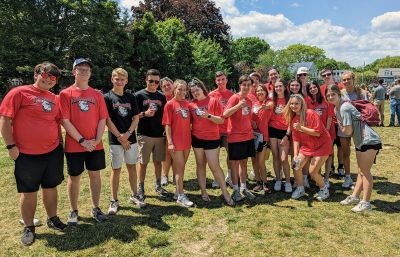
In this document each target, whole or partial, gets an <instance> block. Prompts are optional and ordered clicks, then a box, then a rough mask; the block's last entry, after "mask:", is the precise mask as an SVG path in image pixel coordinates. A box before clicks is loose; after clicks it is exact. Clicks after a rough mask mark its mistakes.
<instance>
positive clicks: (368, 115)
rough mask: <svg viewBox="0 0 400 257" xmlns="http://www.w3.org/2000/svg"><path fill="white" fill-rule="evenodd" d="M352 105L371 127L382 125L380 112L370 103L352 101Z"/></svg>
mask: <svg viewBox="0 0 400 257" xmlns="http://www.w3.org/2000/svg"><path fill="white" fill-rule="evenodd" d="M350 103H351V104H352V105H353V106H354V107H355V108H356V109H357V111H359V112H360V113H361V116H362V121H364V122H366V123H367V124H368V125H369V126H378V125H379V124H381V119H380V117H379V110H378V108H376V106H375V105H373V104H372V103H371V102H370V101H367V100H354V101H350Z"/></svg>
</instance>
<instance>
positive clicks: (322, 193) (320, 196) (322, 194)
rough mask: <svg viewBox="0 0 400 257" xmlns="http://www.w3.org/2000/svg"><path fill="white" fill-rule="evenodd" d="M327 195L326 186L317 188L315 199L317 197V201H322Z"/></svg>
mask: <svg viewBox="0 0 400 257" xmlns="http://www.w3.org/2000/svg"><path fill="white" fill-rule="evenodd" d="M328 197H329V190H328V188H326V187H325V188H323V189H321V190H319V192H318V195H317V197H316V199H317V200H318V201H323V200H325V199H326V198H328Z"/></svg>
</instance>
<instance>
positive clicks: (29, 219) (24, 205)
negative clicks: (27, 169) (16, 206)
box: [20, 192, 37, 227]
mask: <svg viewBox="0 0 400 257" xmlns="http://www.w3.org/2000/svg"><path fill="white" fill-rule="evenodd" d="M36 206H37V192H32V193H21V194H20V211H21V216H22V220H23V221H24V224H25V226H26V227H30V226H33V218H34V216H35V212H36Z"/></svg>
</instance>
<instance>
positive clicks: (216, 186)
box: [211, 180, 219, 188]
mask: <svg viewBox="0 0 400 257" xmlns="http://www.w3.org/2000/svg"><path fill="white" fill-rule="evenodd" d="M211 187H212V188H219V184H218V182H217V181H215V180H213V182H212V183H211Z"/></svg>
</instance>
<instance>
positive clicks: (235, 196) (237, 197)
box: [231, 190, 243, 202]
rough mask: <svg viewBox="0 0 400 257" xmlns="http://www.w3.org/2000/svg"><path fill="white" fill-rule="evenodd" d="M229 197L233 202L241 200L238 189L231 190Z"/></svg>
mask: <svg viewBox="0 0 400 257" xmlns="http://www.w3.org/2000/svg"><path fill="white" fill-rule="evenodd" d="M231 198H232V199H233V201H235V202H240V201H242V200H243V197H242V195H241V194H240V192H239V190H233V193H232V195H231Z"/></svg>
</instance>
